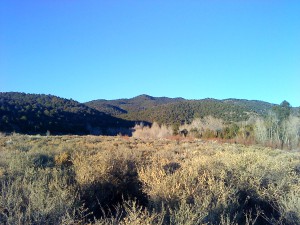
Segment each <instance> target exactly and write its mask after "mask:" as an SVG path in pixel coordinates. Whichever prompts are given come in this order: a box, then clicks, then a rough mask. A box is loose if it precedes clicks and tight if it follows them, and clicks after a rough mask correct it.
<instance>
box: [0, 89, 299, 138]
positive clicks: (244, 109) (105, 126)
mask: <svg viewBox="0 0 300 225" xmlns="http://www.w3.org/2000/svg"><path fill="white" fill-rule="evenodd" d="M274 106H276V104H272V103H268V102H264V101H258V100H245V99H234V98H229V99H224V100H218V99H213V98H206V99H199V100H188V99H184V98H180V97H178V98H168V97H153V96H150V95H146V94H142V95H138V96H136V97H133V98H128V99H126V98H124V99H116V100H105V99H99V100H93V101H90V102H87V103H79V102H77V101H74V100H68V99H64V98H60V97H57V96H54V95H44V94H25V93H20V92H0V131H1V132H14V131H15V132H18V133H27V134H36V133H40V134H45V133H46V131H47V130H49V131H50V132H51V133H52V134H105V135H115V134H118V133H126V132H129V133H128V134H130V132H131V131H132V129H131V128H132V127H133V126H134V125H135V123H138V122H141V121H143V122H145V123H153V122H154V121H155V122H158V123H159V124H166V125H172V126H174V125H175V126H178V125H180V124H183V123H190V122H192V120H193V119H194V118H202V117H205V116H209V115H210V116H213V117H215V118H220V119H222V120H224V121H225V122H226V123H231V122H239V121H245V120H247V119H249V117H250V116H251V115H253V116H265V115H267V114H268V112H269V111H270V110H272V108H273V107H274ZM293 111H294V112H295V113H298V111H299V108H295V107H294V108H293Z"/></svg>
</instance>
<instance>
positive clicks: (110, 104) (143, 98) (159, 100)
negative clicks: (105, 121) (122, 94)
mask: <svg viewBox="0 0 300 225" xmlns="http://www.w3.org/2000/svg"><path fill="white" fill-rule="evenodd" d="M183 101H186V100H185V99H184V98H167V97H152V96H150V95H145V94H143V95H139V96H136V97H134V98H129V99H117V100H104V99H99V100H94V101H90V102H86V103H85V104H86V105H87V106H89V107H91V108H94V109H97V110H99V111H101V112H105V113H107V114H110V115H113V116H118V115H121V114H127V113H132V112H136V113H137V112H140V111H143V110H147V109H149V108H153V107H157V106H160V105H165V104H169V103H176V102H183Z"/></svg>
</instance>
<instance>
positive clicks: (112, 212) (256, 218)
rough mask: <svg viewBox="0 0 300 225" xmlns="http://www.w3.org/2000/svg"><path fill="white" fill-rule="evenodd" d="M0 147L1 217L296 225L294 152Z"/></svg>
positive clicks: (195, 146)
mask: <svg viewBox="0 0 300 225" xmlns="http://www.w3.org/2000/svg"><path fill="white" fill-rule="evenodd" d="M9 140H11V141H9ZM8 141H9V143H7V142H8ZM0 146H1V149H0V155H1V159H0V165H1V170H2V171H3V174H2V176H1V177H0V180H1V182H0V190H1V196H0V210H1V211H0V214H1V215H0V223H2V224H4V223H7V224H18V221H22V219H23V221H24V223H22V222H21V224H76V223H79V224H87V223H92V222H89V221H88V219H90V218H93V217H94V216H96V217H97V218H96V219H95V220H94V221H93V223H94V224H247V225H248V224H288V225H292V224H299V217H300V212H299V199H300V188H299V184H300V176H299V174H300V172H299V171H300V169H299V165H300V154H299V152H291V151H290V152H285V151H280V150H274V149H270V148H264V147H258V146H248V147H246V146H243V145H238V144H235V145H233V144H220V143H217V142H215V141H201V140H186V139H183V140H181V141H176V140H169V139H160V140H158V139H149V140H140V139H136V138H132V137H130V138H128V137H126V138H122V137H95V136H88V137H79V136H72V137H71V136H70V137H69V136H64V137H59V136H58V137H49V138H47V139H45V138H34V139H32V138H29V137H26V136H10V137H0ZM21 146H23V147H24V148H20V147H21ZM24 149H27V150H26V151H23V150H24ZM66 149H67V150H66ZM71 149H73V150H72V151H71ZM66 153H67V154H66ZM69 160H71V162H72V163H73V164H72V165H69V166H61V165H63V164H64V163H65V162H68V161H69ZM52 162H54V163H52ZM77 193H78V194H77ZM128 199H133V200H128ZM82 203H84V207H82ZM90 212H93V213H94V214H93V215H89V214H90ZM8 214H9V215H10V216H9V217H8ZM11 215H12V216H11ZM25 218H26V220H25Z"/></svg>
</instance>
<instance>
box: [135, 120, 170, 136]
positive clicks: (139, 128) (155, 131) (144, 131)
mask: <svg viewBox="0 0 300 225" xmlns="http://www.w3.org/2000/svg"><path fill="white" fill-rule="evenodd" d="M133 130H134V132H133V133H132V136H133V137H135V138H166V137H169V136H172V134H173V130H172V128H171V127H168V126H165V125H161V126H159V125H158V124H157V123H156V122H154V123H153V124H152V126H151V127H148V126H143V125H135V127H134V128H133Z"/></svg>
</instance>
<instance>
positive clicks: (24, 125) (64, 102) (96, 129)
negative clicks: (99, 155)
mask: <svg viewBox="0 0 300 225" xmlns="http://www.w3.org/2000/svg"><path fill="white" fill-rule="evenodd" d="M133 125H134V123H133V122H129V121H125V120H123V119H119V118H115V117H112V116H111V115H108V114H105V113H103V112H99V111H98V110H95V109H92V108H90V107H88V106H86V105H84V104H81V103H79V102H77V101H74V100H68V99H64V98H59V97H57V96H53V95H43V94H25V93H17V92H7V93H0V131H2V132H13V131H15V132H18V133H32V134H34V133H46V132H47V131H50V132H51V133H52V134H110V133H112V134H113V133H114V129H118V130H119V128H122V127H123V128H130V127H132V126H133Z"/></svg>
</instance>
